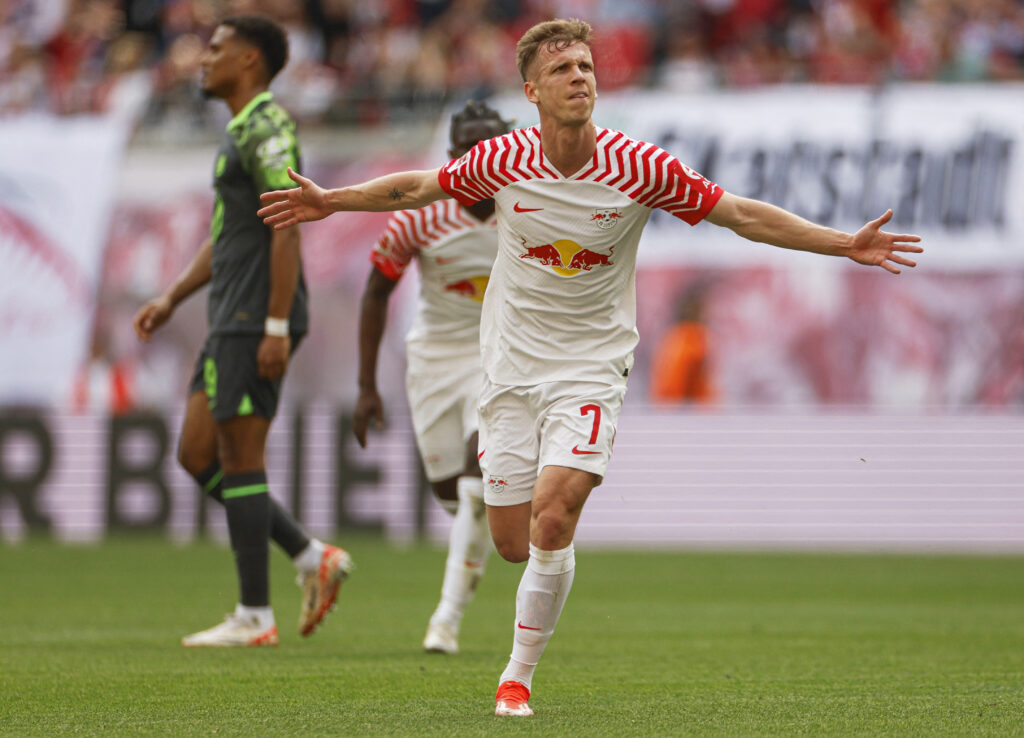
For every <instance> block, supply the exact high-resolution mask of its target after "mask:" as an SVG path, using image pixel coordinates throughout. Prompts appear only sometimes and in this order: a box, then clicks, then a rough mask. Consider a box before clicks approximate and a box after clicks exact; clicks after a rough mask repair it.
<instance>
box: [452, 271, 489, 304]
mask: <svg viewBox="0 0 1024 738" xmlns="http://www.w3.org/2000/svg"><path fill="white" fill-rule="evenodd" d="M488 279H489V277H487V276H482V277H470V278H469V279H460V280H459V281H458V282H449V283H448V284H446V285H445V286H444V288H445V291H447V292H454V293H455V294H457V295H462V296H463V297H468V298H469V299H470V300H473V301H474V302H483V301H484V292H485V291H486V290H487V281H488Z"/></svg>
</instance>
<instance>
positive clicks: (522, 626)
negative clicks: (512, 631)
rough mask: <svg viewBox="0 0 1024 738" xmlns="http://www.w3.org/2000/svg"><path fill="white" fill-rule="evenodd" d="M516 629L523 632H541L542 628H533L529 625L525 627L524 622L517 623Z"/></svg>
mask: <svg viewBox="0 0 1024 738" xmlns="http://www.w3.org/2000/svg"><path fill="white" fill-rule="evenodd" d="M516 627H517V628H521V629H523V630H540V628H531V627H530V626H529V625H523V624H522V622H518V623H516Z"/></svg>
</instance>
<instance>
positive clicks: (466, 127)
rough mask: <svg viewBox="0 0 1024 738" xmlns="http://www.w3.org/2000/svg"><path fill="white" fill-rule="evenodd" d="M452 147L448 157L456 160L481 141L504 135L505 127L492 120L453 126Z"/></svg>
mask: <svg viewBox="0 0 1024 738" xmlns="http://www.w3.org/2000/svg"><path fill="white" fill-rule="evenodd" d="M451 135H452V147H451V148H450V149H448V155H449V156H450V157H451V158H453V159H458V158H459V157H460V156H462V155H463V154H465V153H466V152H467V151H469V150H470V149H471V148H473V147H474V146H476V145H477V144H478V143H480V142H481V141H486V140H487V139H489V138H495V137H497V136H503V135H505V126H504V125H502V124H501V123H499V122H498V121H496V120H494V119H488V118H481V119H478V120H466V121H463V122H461V123H457V124H454V125H453V126H452V130H451Z"/></svg>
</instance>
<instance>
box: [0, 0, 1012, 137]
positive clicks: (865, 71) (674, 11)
mask: <svg viewBox="0 0 1024 738" xmlns="http://www.w3.org/2000/svg"><path fill="white" fill-rule="evenodd" d="M246 12H260V13H264V14H266V15H269V16H271V17H273V18H275V19H277V20H278V21H280V22H281V23H282V24H283V25H284V26H285V27H286V28H287V30H288V33H289V37H290V43H291V62H290V64H289V65H288V67H287V68H286V70H285V72H284V73H283V74H282V78H280V79H279V81H278V82H276V83H275V89H276V91H277V93H278V95H279V97H281V98H283V102H284V103H285V104H286V105H287V106H288V107H289V108H290V109H291V110H292V111H293V113H294V114H295V115H296V117H298V118H300V119H302V120H303V121H305V122H312V123H325V124H329V125H330V124H334V125H346V124H363V125H372V124H374V123H377V122H381V121H395V120H398V119H401V117H402V116H403V115H408V114H410V113H411V112H412V111H419V112H422V111H423V109H424V107H429V106H435V107H438V108H439V107H441V106H443V105H444V104H446V103H447V102H448V101H450V100H461V99H465V98H467V97H475V98H483V97H486V96H487V95H488V94H490V93H493V92H496V91H501V90H506V89H508V88H513V87H516V86H518V84H519V79H518V75H517V73H516V69H515V63H514V48H515V42H516V39H517V38H518V37H519V35H520V34H521V33H522V31H523V30H525V29H526V28H528V27H529V26H530V25H532V24H533V23H535V22H537V21H540V20H545V19H549V18H553V17H580V18H584V19H586V20H588V21H589V22H590V23H591V24H592V25H593V26H594V28H595V31H596V42H595V48H594V52H595V62H596V64H597V67H598V72H599V81H600V86H601V88H602V89H613V88H618V87H623V86H627V85H637V86H657V87H660V88H662V89H667V90H671V91H677V92H690V91H700V90H705V89H709V88H721V87H725V88H749V87H754V86H758V85H768V84H776V83H788V82H819V83H827V84H868V85H878V84H884V83H886V82H888V81H893V80H910V81H949V82H955V81H1001V80H1021V79H1024V2H1022V1H1021V0H894V1H891V2H890V1H889V0H0V80H2V81H0V113H7V114H10V113H17V112H22V111H49V112H53V113H56V114H61V115H67V114H74V113H80V112H95V111H114V112H123V113H124V114H126V115H130V116H132V119H133V121H135V122H138V123H140V124H141V125H143V126H161V125H171V126H178V127H180V128H183V129H185V130H187V129H189V128H190V127H196V126H198V125H202V124H203V123H204V117H205V116H206V115H207V114H208V113H207V106H206V105H204V103H203V102H202V101H201V100H200V98H199V95H198V86H197V79H198V68H199V59H200V56H201V55H202V52H203V47H204V43H205V41H206V40H207V38H208V37H209V35H210V33H211V32H212V29H213V28H214V26H215V25H216V23H217V20H218V19H219V18H221V17H223V16H225V15H230V14H235V13H246Z"/></svg>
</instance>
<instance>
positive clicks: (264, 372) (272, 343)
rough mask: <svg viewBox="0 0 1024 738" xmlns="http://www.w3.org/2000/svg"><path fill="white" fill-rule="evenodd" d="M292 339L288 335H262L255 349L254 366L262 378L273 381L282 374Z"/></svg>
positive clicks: (286, 366) (285, 366)
mask: <svg viewBox="0 0 1024 738" xmlns="http://www.w3.org/2000/svg"><path fill="white" fill-rule="evenodd" d="M291 350H292V339H291V338H289V337H288V336H264V337H263V340H262V341H260V347H259V348H258V349H257V350H256V368H257V370H258V371H259V375H260V376H261V377H263V378H264V379H269V380H270V381H271V382H275V381H277V380H278V379H280V378H281V377H283V376H284V373H285V370H286V369H287V368H288V357H289V355H290V354H291Z"/></svg>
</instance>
